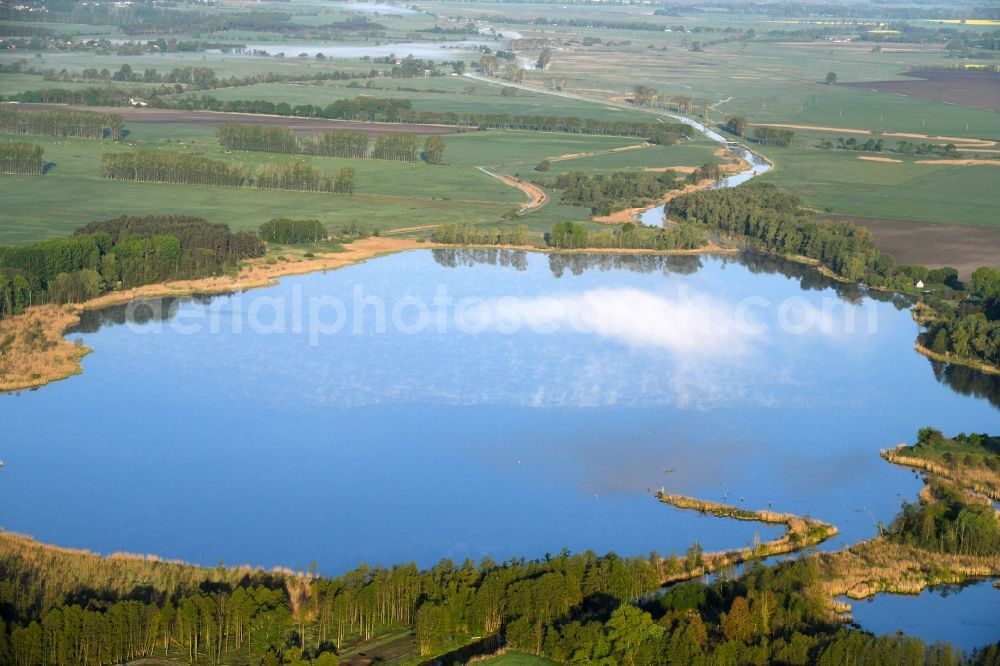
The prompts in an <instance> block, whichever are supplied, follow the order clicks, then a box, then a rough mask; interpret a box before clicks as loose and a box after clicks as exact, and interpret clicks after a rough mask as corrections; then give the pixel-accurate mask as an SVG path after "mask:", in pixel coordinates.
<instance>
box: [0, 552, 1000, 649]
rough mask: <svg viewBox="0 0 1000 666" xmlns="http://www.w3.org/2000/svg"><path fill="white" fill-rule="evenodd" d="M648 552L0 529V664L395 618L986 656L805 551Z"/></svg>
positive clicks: (250, 639)
mask: <svg viewBox="0 0 1000 666" xmlns="http://www.w3.org/2000/svg"><path fill="white" fill-rule="evenodd" d="M694 552H695V554H697V551H696V550H695V551H694ZM651 557H653V558H654V559H647V558H621V557H617V556H616V555H614V554H608V555H605V556H597V555H595V554H594V553H590V552H587V553H582V554H579V555H570V554H569V553H566V552H563V553H562V554H560V555H557V556H546V557H545V558H544V559H541V560H535V561H526V560H510V561H506V562H503V563H497V562H494V561H492V560H490V559H488V558H487V559H484V560H483V561H482V562H480V563H479V564H478V565H477V564H475V563H473V562H472V561H466V562H464V563H462V564H461V565H456V564H455V563H453V562H451V561H449V560H443V561H442V562H440V563H439V564H438V565H436V566H434V567H433V568H430V569H425V570H420V569H418V568H417V567H416V566H414V565H412V564H410V565H402V566H396V567H392V568H381V567H375V568H371V567H367V566H363V565H362V566H361V567H359V568H358V569H356V570H354V571H351V572H348V573H346V574H344V575H343V576H340V577H337V578H324V577H320V576H317V575H315V573H314V572H312V571H310V573H308V574H305V573H300V574H292V573H291V572H272V573H265V572H263V571H260V570H250V569H226V568H223V567H218V568H214V569H197V568H194V567H188V566H185V565H180V564H172V563H166V562H158V561H155V560H145V559H142V558H128V557H121V558H116V559H102V558H98V557H96V556H93V555H90V554H85V553H81V552H78V551H60V550H58V549H54V548H48V547H45V546H40V545H38V544H33V543H31V542H27V541H26V540H24V539H22V538H19V537H14V536H12V535H0V613H2V616H3V617H2V620H0V662H2V663H10V664H12V665H13V666H64V665H65V666H69V665H75V664H83V665H85V666H98V665H102V664H113V663H119V662H121V661H125V660H129V659H135V658H139V657H142V656H146V655H168V656H170V657H171V658H174V659H178V660H180V661H183V662H185V663H195V662H198V663H206V664H219V663H228V664H268V665H277V664H278V663H279V662H281V661H284V662H285V663H291V664H295V666H306V665H308V664H310V663H311V664H313V666H330V665H332V664H336V663H337V661H338V660H337V658H336V653H337V652H338V651H341V650H343V649H345V648H347V647H349V646H350V645H352V644H354V643H356V642H357V641H358V640H365V639H371V638H374V637H377V636H378V635H380V634H382V633H384V632H388V631H398V628H399V627H411V628H412V629H413V630H414V632H415V635H416V638H417V644H418V646H419V650H420V653H421V654H424V655H430V654H440V653H441V652H442V650H447V649H448V648H449V647H450V646H453V645H455V644H461V643H463V642H468V641H471V640H472V637H475V636H483V637H496V638H495V640H493V641H481V642H480V645H483V646H484V648H485V649H489V647H490V646H495V645H497V644H499V643H500V642H504V643H506V644H507V645H509V646H511V647H514V648H516V649H518V650H523V651H527V652H532V653H536V654H540V655H545V656H548V657H550V658H552V659H555V660H557V661H559V662H562V663H588V664H598V665H602V666H618V665H622V664H629V665H631V666H654V665H655V666H662V665H665V666H673V665H677V666H698V665H705V666H708V665H715V664H718V665H722V664H765V663H781V664H788V665H790V666H791V665H804V664H821V665H824V666H827V665H829V666H842V665H843V664H848V663H854V664H873V665H874V664H914V665H927V666H938V665H941V666H945V665H947V666H959V664H969V665H970V666H996V664H998V663H1000V651H998V650H997V648H996V647H991V648H989V649H987V650H984V651H982V652H980V653H979V654H977V655H975V656H971V657H969V658H967V659H963V655H961V653H960V652H958V651H957V650H955V649H954V648H952V647H950V646H948V645H932V646H928V645H926V644H924V643H923V642H922V641H920V640H918V639H914V638H908V637H905V636H901V635H897V636H887V637H883V638H875V637H873V636H871V635H870V634H866V633H864V632H861V631H858V630H853V629H849V628H845V627H843V626H841V625H839V623H838V622H836V620H834V619H833V617H832V616H831V615H830V612H829V608H828V606H827V605H826V603H825V602H824V599H823V594H822V593H821V592H820V591H819V589H818V586H817V582H818V572H817V569H816V567H815V565H814V564H813V562H812V560H810V559H808V558H806V559H800V560H797V561H791V562H787V563H783V564H779V565H776V566H773V567H764V566H761V565H759V564H751V565H750V566H749V567H748V571H747V573H746V574H745V575H743V576H742V577H740V578H739V579H736V580H732V579H730V578H728V577H725V576H723V577H720V578H718V579H717V580H716V582H714V583H712V584H705V583H702V582H688V583H680V584H676V585H674V586H672V587H670V588H668V589H667V590H666V591H665V592H663V591H661V590H660V588H659V583H658V579H659V577H658V571H657V565H656V561H657V560H656V559H655V556H651ZM462 661H463V663H464V660H462ZM442 663H444V664H452V663H456V661H455V660H454V659H450V658H449V657H448V656H447V655H445V656H444V657H443V658H442Z"/></svg>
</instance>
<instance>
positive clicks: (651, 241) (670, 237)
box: [545, 222, 706, 251]
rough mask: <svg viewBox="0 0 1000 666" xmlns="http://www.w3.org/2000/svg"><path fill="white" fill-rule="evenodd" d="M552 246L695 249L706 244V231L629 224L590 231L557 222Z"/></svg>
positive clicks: (549, 236)
mask: <svg viewBox="0 0 1000 666" xmlns="http://www.w3.org/2000/svg"><path fill="white" fill-rule="evenodd" d="M545 240H546V242H547V243H548V245H549V246H551V247H554V248H558V249H561V250H581V249H618V250H660V251H663V250H694V249H698V248H700V247H703V246H704V245H705V240H706V234H705V230H704V229H703V228H701V227H700V226H699V225H697V224H691V223H685V224H678V225H674V226H671V227H666V228H664V227H646V226H642V225H637V224H634V223H632V222H626V223H625V224H622V225H620V226H616V227H613V228H605V229H601V230H600V231H589V230H588V229H587V227H585V226H584V225H582V224H579V223H576V222H557V223H556V224H554V225H553V226H552V231H551V232H550V233H548V234H546V236H545Z"/></svg>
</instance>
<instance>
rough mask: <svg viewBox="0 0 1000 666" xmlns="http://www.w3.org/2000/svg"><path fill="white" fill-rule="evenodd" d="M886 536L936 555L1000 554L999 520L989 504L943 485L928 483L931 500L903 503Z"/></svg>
mask: <svg viewBox="0 0 1000 666" xmlns="http://www.w3.org/2000/svg"><path fill="white" fill-rule="evenodd" d="M886 533H887V536H888V538H890V539H892V540H893V541H897V542H899V543H903V544H907V545H912V546H917V547H919V548H922V549H924V550H930V551H934V552H938V553H951V554H955V555H977V556H981V557H989V556H995V555H1000V518H998V517H997V512H996V511H994V510H993V506H992V505H991V504H990V502H989V501H983V502H975V501H972V500H970V499H969V497H968V496H967V495H966V494H965V493H963V492H962V490H960V489H958V488H956V487H954V486H953V485H951V484H949V483H945V482H933V483H931V487H930V501H921V502H904V503H903V510H902V512H901V513H900V514H899V515H898V516H897V517H896V519H895V520H894V521H893V522H892V524H891V525H890V526H889V528H888V529H887V531H886Z"/></svg>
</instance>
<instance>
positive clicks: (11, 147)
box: [0, 141, 45, 176]
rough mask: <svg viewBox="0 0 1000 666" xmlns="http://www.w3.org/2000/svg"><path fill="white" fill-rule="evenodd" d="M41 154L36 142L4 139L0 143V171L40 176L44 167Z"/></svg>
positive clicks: (40, 148) (42, 152) (41, 151)
mask: <svg viewBox="0 0 1000 666" xmlns="http://www.w3.org/2000/svg"><path fill="white" fill-rule="evenodd" d="M43 154H44V151H43V150H42V147H41V146H39V145H38V144H37V143H26V142H23V141H4V142H2V143H0V173H14V174H21V175H25V176H41V175H42V173H44V169H45V160H44V159H43V158H42V155H43Z"/></svg>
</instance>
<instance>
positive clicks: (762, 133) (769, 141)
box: [753, 127, 795, 148]
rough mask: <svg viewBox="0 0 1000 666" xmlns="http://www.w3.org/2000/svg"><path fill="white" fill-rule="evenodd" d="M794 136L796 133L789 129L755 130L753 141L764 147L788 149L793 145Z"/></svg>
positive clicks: (764, 128)
mask: <svg viewBox="0 0 1000 666" xmlns="http://www.w3.org/2000/svg"><path fill="white" fill-rule="evenodd" d="M794 136H795V132H793V131H792V130H787V129H779V128H776V127H754V128H753V141H754V142H755V143H759V144H761V145H764V146H774V147H778V148H787V147H788V146H790V145H792V138H793V137H794Z"/></svg>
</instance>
